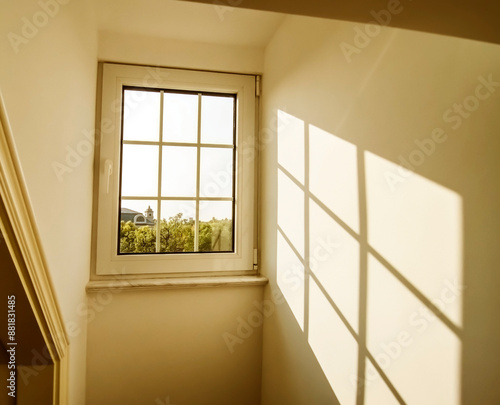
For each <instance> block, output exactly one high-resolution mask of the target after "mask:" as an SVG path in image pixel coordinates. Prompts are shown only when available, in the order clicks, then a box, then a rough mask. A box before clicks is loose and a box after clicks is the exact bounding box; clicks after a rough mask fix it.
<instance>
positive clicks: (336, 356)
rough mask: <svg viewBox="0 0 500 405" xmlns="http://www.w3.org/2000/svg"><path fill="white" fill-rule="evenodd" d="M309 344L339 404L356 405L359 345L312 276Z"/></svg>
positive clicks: (310, 285) (310, 284)
mask: <svg viewBox="0 0 500 405" xmlns="http://www.w3.org/2000/svg"><path fill="white" fill-rule="evenodd" d="M308 339H309V345H310V346H311V348H312V350H313V352H314V354H315V356H316V358H317V359H318V362H319V364H320V365H321V368H322V369H323V372H324V373H325V375H326V378H327V379H328V382H329V383H330V385H331V387H332V388H333V390H334V392H335V395H336V396H337V398H338V399H339V402H340V403H341V404H342V405H354V404H356V386H355V385H353V384H352V382H351V381H350V379H349V377H350V376H352V375H355V374H356V372H357V360H358V345H357V342H356V340H354V337H353V336H352V335H351V334H350V333H349V331H348V330H347V329H346V327H345V325H344V323H343V322H342V321H341V319H340V318H339V316H338V315H337V313H336V312H335V311H334V310H333V308H332V306H331V305H330V303H329V302H328V300H327V299H326V298H325V296H324V295H323V293H322V292H321V290H320V288H319V287H318V285H317V284H316V283H315V282H314V280H313V279H310V283H309V338H308Z"/></svg>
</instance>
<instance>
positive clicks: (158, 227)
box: [156, 91, 163, 253]
mask: <svg viewBox="0 0 500 405" xmlns="http://www.w3.org/2000/svg"><path fill="white" fill-rule="evenodd" d="M159 132H160V133H159V136H160V145H159V146H158V197H157V198H158V199H157V200H156V201H157V210H156V212H157V214H156V253H159V252H160V251H161V237H160V236H161V233H160V232H161V198H160V197H161V180H162V179H161V176H162V163H163V161H162V160H163V156H162V155H163V146H161V142H162V141H163V91H160V129H159Z"/></svg>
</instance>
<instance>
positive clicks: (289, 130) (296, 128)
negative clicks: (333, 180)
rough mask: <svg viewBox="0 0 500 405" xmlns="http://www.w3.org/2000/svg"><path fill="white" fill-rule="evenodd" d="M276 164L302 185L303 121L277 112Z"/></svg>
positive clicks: (282, 112)
mask: <svg viewBox="0 0 500 405" xmlns="http://www.w3.org/2000/svg"><path fill="white" fill-rule="evenodd" d="M278 122H279V123H281V125H279V126H278V164H280V165H281V166H283V167H284V168H285V170H287V171H288V172H289V173H290V174H291V175H292V176H293V177H295V178H296V179H297V180H298V181H299V182H300V183H302V184H304V121H302V120H300V119H298V118H296V117H294V116H293V115H290V114H287V113H286V112H284V111H280V110H279V111H278Z"/></svg>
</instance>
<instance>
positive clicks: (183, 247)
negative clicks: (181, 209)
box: [120, 214, 233, 253]
mask: <svg viewBox="0 0 500 405" xmlns="http://www.w3.org/2000/svg"><path fill="white" fill-rule="evenodd" d="M232 231H233V223H232V220H230V219H216V218H212V219H211V220H210V221H208V222H200V224H199V244H198V250H199V251H200V252H211V251H230V250H232ZM194 234H195V221H194V220H193V219H188V218H183V217H182V214H177V215H174V216H173V217H170V218H169V219H168V220H165V219H162V220H161V222H160V251H161V252H193V251H194ZM155 252H156V226H153V227H149V226H141V227H138V226H136V225H135V224H134V223H133V222H130V221H128V222H125V221H121V223H120V253H155Z"/></svg>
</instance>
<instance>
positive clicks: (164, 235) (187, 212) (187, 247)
mask: <svg viewBox="0 0 500 405" xmlns="http://www.w3.org/2000/svg"><path fill="white" fill-rule="evenodd" d="M195 207H196V205H195V202H194V201H162V203H161V218H162V220H161V225H160V227H161V230H160V234H161V249H160V251H161V252H193V251H194V218H195V209H196V208H195Z"/></svg>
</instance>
